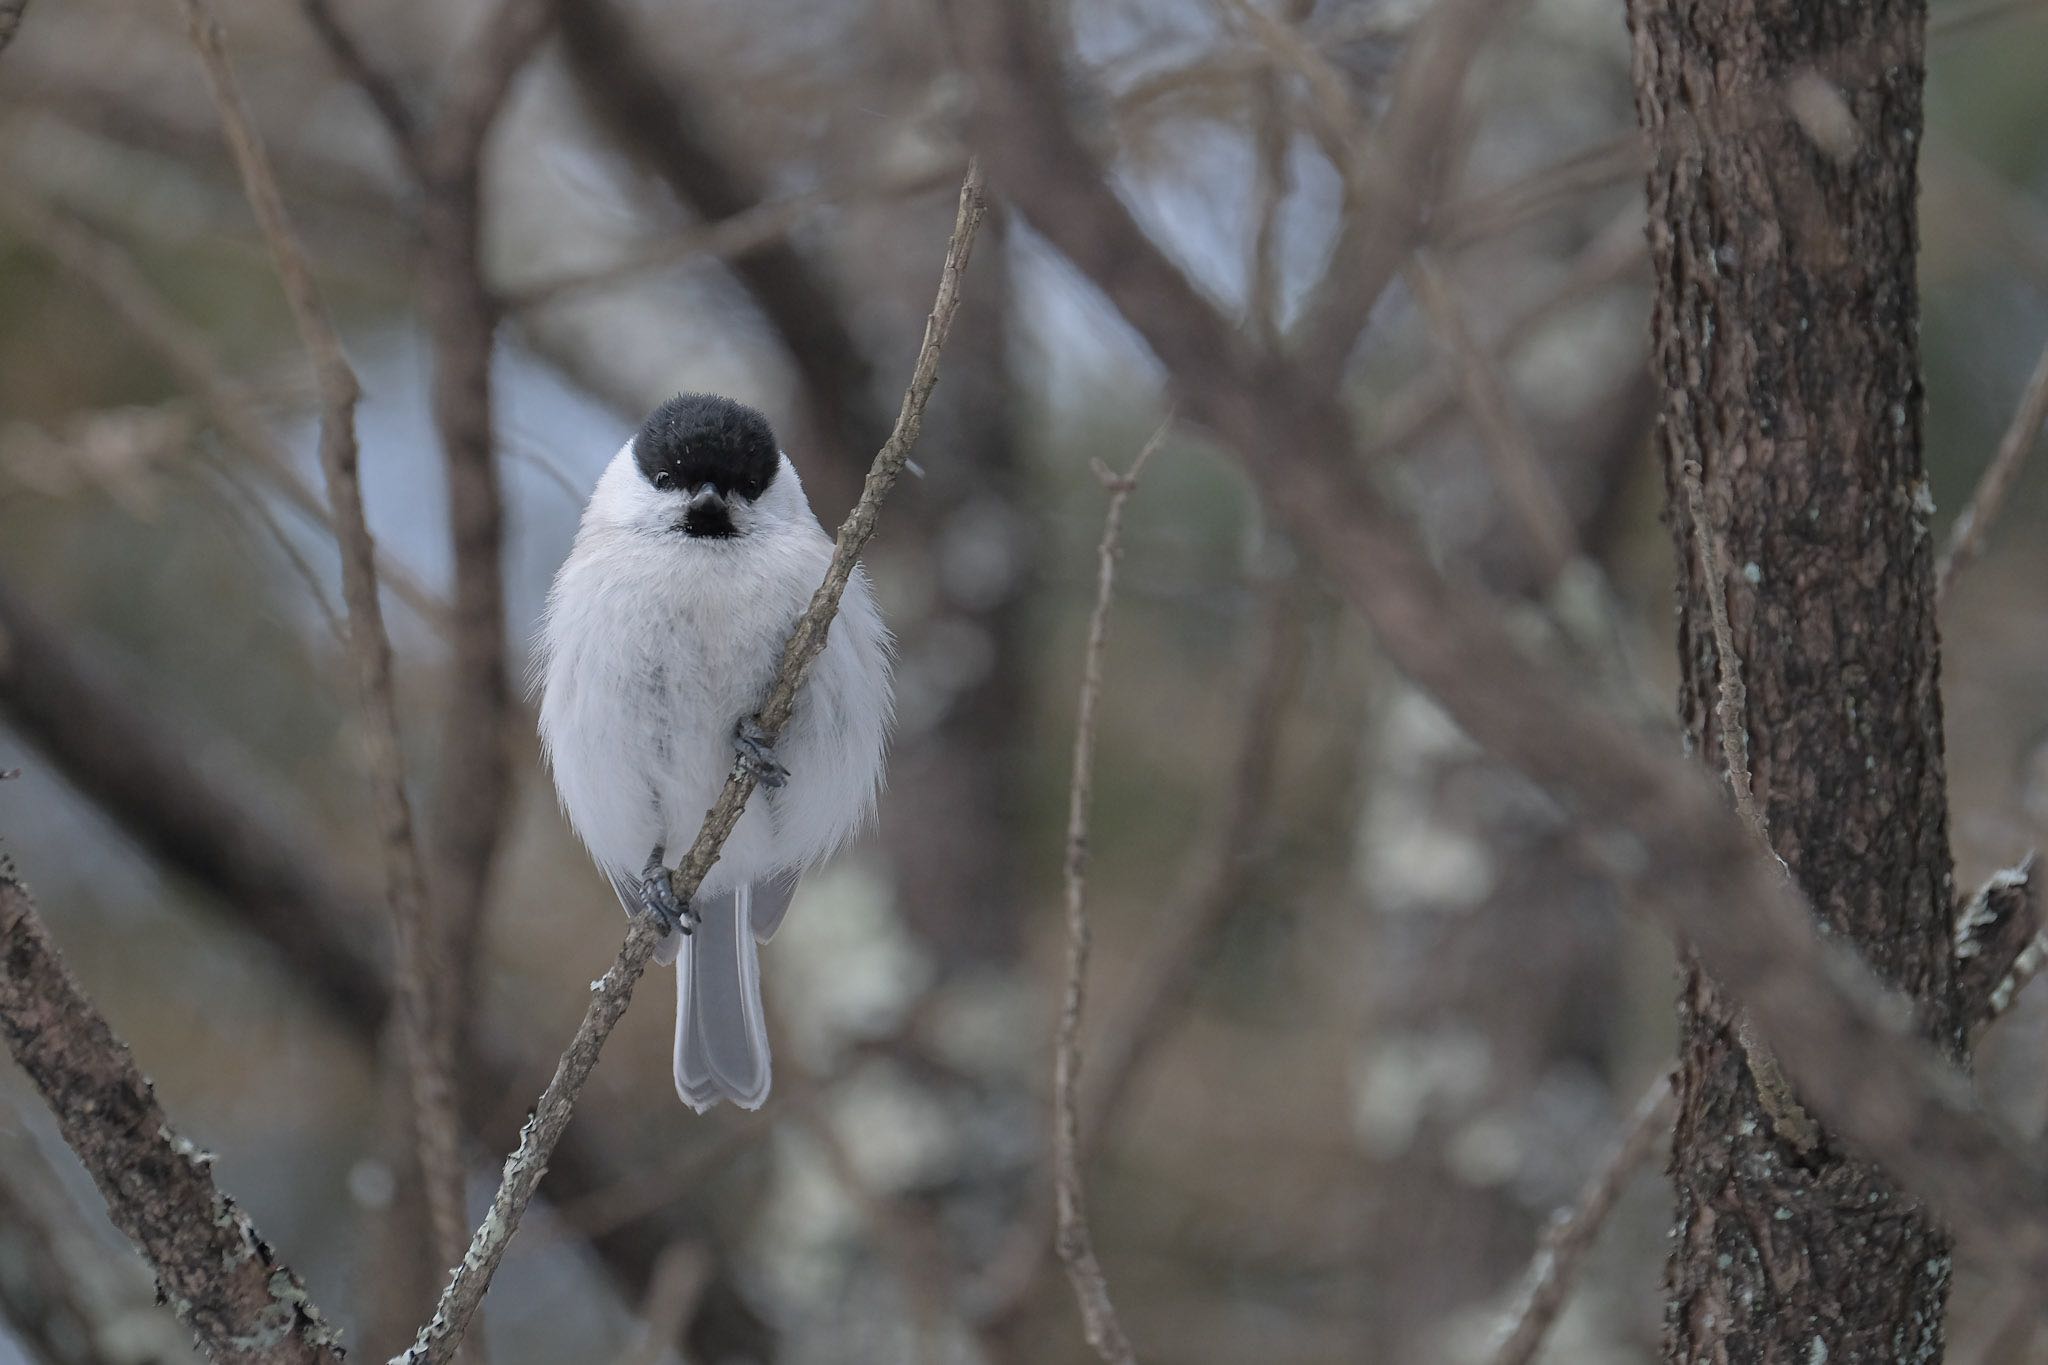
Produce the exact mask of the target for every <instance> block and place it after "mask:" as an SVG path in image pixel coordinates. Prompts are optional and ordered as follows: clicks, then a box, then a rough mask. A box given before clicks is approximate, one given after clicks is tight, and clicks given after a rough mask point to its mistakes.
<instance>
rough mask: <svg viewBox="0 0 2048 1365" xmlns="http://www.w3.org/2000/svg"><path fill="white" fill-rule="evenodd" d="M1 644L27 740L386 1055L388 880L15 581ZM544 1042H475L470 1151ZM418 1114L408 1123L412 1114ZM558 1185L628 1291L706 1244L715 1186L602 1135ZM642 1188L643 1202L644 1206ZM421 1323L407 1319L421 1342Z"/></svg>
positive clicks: (567, 1143) (569, 1164)
mask: <svg viewBox="0 0 2048 1365" xmlns="http://www.w3.org/2000/svg"><path fill="white" fill-rule="evenodd" d="M0 635H4V636H5V638H6V639H7V641H8V643H9V645H10V648H8V649H6V650H4V651H0V709H4V710H5V712H6V716H7V724H8V725H9V727H10V728H11V729H12V731H13V732H14V733H15V734H16V735H18V736H19V737H21V738H22V739H24V740H26V741H27V742H28V743H30V744H31V745H33V746H34V748H35V749H36V750H37V751H38V752H39V753H41V754H43V755H44V756H45V757H46V758H47V759H48V760H49V763H48V768H49V770H50V771H52V772H57V771H61V772H62V773H63V774H64V776H65V779H66V780H67V781H68V782H69V783H70V784H71V785H72V786H73V787H75V788H77V789H78V790H80V791H81V792H83V793H84V794H85V795H86V796H88V797H89V798H91V800H92V801H93V802H94V804H95V805H96V806H97V807H98V809H99V810H101V811H102V812H104V813H105V814H106V815H108V816H109V817H110V818H112V819H113V820H114V821H116V822H117V823H118V825H119V826H120V828H121V830H122V832H123V833H124V834H125V835H126V836H127V837H128V838H129V839H131V840H133V841H134V842H135V844H136V845H137V847H138V848H140V849H141V850H142V851H143V852H145V853H146V854H147V855H148V856H149V857H150V858H152V859H153V860H154V861H155V863H156V864H157V865H158V866H160V867H163V868H165V869H167V870H169V871H172V872H175V873H176V874H178V875H179V876H181V877H183V878H186V879H188V880H189V881H190V882H191V884H192V885H193V886H195V887H197V888H200V889H202V890H203V891H205V892H206V893H208V895H209V896H210V897H211V898H212V899H213V901H214V902H215V903H217V904H218V906H219V907H220V909H221V910H222V912H223V913H225V914H226V915H228V916H229V917H230V921H231V922H232V923H233V924H235V925H236V926H237V927H238V928H240V929H242V930H244V931H246V932H248V933H250V934H252V935H254V936H255V937H256V938H257V939H259V940H261V941H262V942H264V943H266V944H268V945H269V946H270V947H271V948H272V949H273V950H274V951H275V953H276V954H277V955H278V957H279V959H280V961H281V963H282V964H283V970H284V971H285V972H286V974H287V975H288V976H289V977H290V978H291V979H292V980H294V981H295V982H298V983H299V984H300V985H301V986H302V987H303V993H304V994H305V996H306V999H307V1002H308V1003H309V1004H312V1005H314V1006H315V1007H317V1008H318V1009H320V1010H321V1011H322V1012H323V1013H324V1015H325V1016H326V1017H327V1018H329V1019H330V1020H332V1021H333V1022H334V1023H335V1025H336V1026H337V1027H338V1028H339V1029H340V1030H341V1036H342V1037H344V1038H346V1039H348V1040H349V1041H350V1042H351V1043H352V1045H354V1046H355V1047H356V1048H358V1049H359V1051H360V1052H362V1053H365V1054H367V1053H368V1052H369V1051H370V1050H371V1049H373V1048H374V1047H375V1046H376V1044H377V1040H378V1039H379V1037H380V1035H381V1033H382V1031H383V1030H384V1028H385V1026H386V1025H387V1024H388V1023H390V1022H391V1019H392V1012H391V999H392V990H391V987H390V984H389V978H390V969H389V967H388V966H387V965H386V964H385V963H384V962H382V961H380V960H379V953H378V952H377V951H375V949H377V948H379V947H381V944H379V943H377V942H375V940H376V939H377V934H376V929H377V926H378V925H379V924H380V923H381V921H382V919H383V917H384V916H385V915H386V914H388V913H389V912H388V910H387V909H386V907H385V905H384V902H383V900H382V897H381V895H380V894H379V893H378V891H377V890H376V889H375V888H371V887H364V886H360V885H358V884H357V870H356V868H355V867H354V865H353V864H351V863H347V862H343V861H341V860H340V859H338V858H337V857H336V856H335V851H334V844H335V840H334V839H333V838H331V837H329V836H328V835H326V834H325V833H324V832H323V831H321V830H318V829H316V828H313V827H311V826H309V825H307V824H306V823H305V822H303V821H302V820H299V819H297V818H295V815H294V809H293V803H292V802H291V801H290V800H289V799H287V798H286V797H285V796H283V795H281V794H280V793H279V792H277V791H276V790H275V788H274V784H272V783H271V782H269V781H267V780H266V778H265V777H264V775H263V774H262V773H261V772H260V771H257V770H254V769H253V768H252V767H251V766H250V765H248V764H246V763H243V762H239V761H237V760H236V756H235V750H236V745H235V743H234V741H233V740H232V739H231V738H230V737H228V736H226V735H223V734H220V733H218V732H215V731H210V730H209V729H208V728H207V727H206V726H205V725H204V724H202V723H200V722H198V721H195V720H194V719H193V718H192V717H191V716H189V715H182V714H179V713H178V712H177V711H176V710H175V709H174V708H168V707H167V706H166V705H165V703H164V700H163V699H162V698H161V697H160V696H155V695H152V692H153V689H152V688H151V687H150V686H149V679H148V677H147V676H146V675H143V676H139V677H137V676H130V672H131V670H122V669H118V668H112V667H109V666H107V664H106V663H105V661H103V660H100V659H98V658H96V657H95V651H93V650H90V649H88V648H86V647H85V645H86V644H87V643H88V642H86V641H82V640H78V639H73V638H67V634H66V633H65V632H63V631H61V630H59V629H58V628H57V627H56V626H55V625H54V624H52V623H51V622H49V621H47V620H45V619H43V617H42V616H41V615H40V614H39V613H36V612H34V611H32V610H30V609H29V607H28V604H27V603H26V602H24V601H22V600H21V599H20V598H19V597H18V596H17V595H16V594H15V593H14V592H13V591H12V590H11V589H10V588H9V586H8V584H7V581H6V576H5V574H4V573H0ZM95 665H98V666H95ZM156 690H159V691H160V689H156ZM371 875H374V874H371ZM499 1022H500V1023H509V1024H514V1025H528V1026H530V1024H531V1022H532V1021H531V1020H530V1019H525V1018H517V1019H513V1020H510V1021H503V1020H501V1021H499ZM540 1045H541V1040H540V1039H538V1038H537V1037H536V1036H535V1035H534V1033H533V1032H532V1030H531V1028H530V1027H524V1028H521V1027H499V1028H490V1029H485V1030H481V1031H480V1032H479V1036H477V1037H476V1038H474V1039H472V1040H471V1043H470V1046H469V1048H468V1050H467V1051H466V1052H465V1053H464V1054H463V1066H464V1070H463V1073H462V1075H463V1078H464V1080H465V1081H466V1082H467V1084H466V1085H465V1086H464V1087H463V1092H464V1099H465V1102H466V1104H465V1110H464V1113H465V1117H466V1121H467V1123H468V1129H467V1131H468V1134H469V1137H470V1139H471V1140H472V1141H479V1142H495V1141H497V1140H498V1135H499V1134H501V1133H502V1132H504V1131H505V1130H506V1127H507V1124H506V1123H505V1120H504V1118H503V1117H502V1115H501V1110H502V1108H503V1099H502V1097H503V1096H505V1095H511V1094H517V1093H519V1092H520V1091H522V1090H529V1091H530V1087H529V1084H528V1082H527V1080H526V1079H525V1078H526V1077H529V1076H531V1075H532V1074H533V1072H534V1070H535V1067H534V1066H533V1065H532V1064H531V1063H530V1061H529V1059H531V1058H533V1057H534V1056H536V1054H537V1051H538V1048H539V1047H540ZM551 1054H552V1047H550V1050H549V1055H550V1056H551ZM791 1098H795V1097H791ZM515 1112H516V1111H515ZM405 1122H406V1125H407V1128H408V1130H409V1129H410V1125H411V1123H412V1118H411V1115H410V1113H408V1114H407V1115H406V1118H405ZM515 1125H516V1120H515ZM549 1180H550V1185H549V1189H550V1190H551V1191H552V1192H553V1194H554V1196H555V1197H556V1198H557V1199H560V1200H562V1201H563V1202H564V1204H565V1205H566V1206H569V1207H579V1206H582V1205H584V1204H587V1203H589V1202H590V1201H591V1200H593V1199H595V1200H597V1202H598V1204H599V1205H600V1207H599V1210H598V1212H599V1213H600V1214H601V1215H602V1221H601V1224H600V1225H597V1226H593V1227H588V1228H583V1227H582V1226H581V1224H580V1222H579V1223H578V1225H577V1226H578V1228H579V1229H580V1230H581V1231H582V1232H583V1237H584V1239H587V1240H588V1242H589V1245H590V1247H591V1250H592V1253H593V1254H594V1255H595V1256H597V1257H599V1258H600V1259H601V1260H602V1261H603V1263H604V1265H605V1268H606V1270H607V1271H608V1272H609V1274H610V1276H611V1278H612V1280H613V1282H614V1283H616V1284H617V1285H618V1286H620V1287H621V1289H622V1292H624V1293H626V1294H627V1295H628V1296H630V1295H631V1294H632V1293H633V1292H634V1288H635V1286H640V1285H644V1284H645V1283H646V1282H647V1279H648V1276H649V1274H650V1272H651V1269H652V1267H653V1265H654V1263H655V1261H656V1259H657V1258H658V1257H659V1256H660V1254H661V1252H662V1251H663V1249H664V1248H666V1247H667V1246H669V1245H670V1244H671V1243H673V1242H676V1241H678V1240H692V1239H699V1240H701V1238H702V1237H703V1235H704V1229H703V1221H704V1215H703V1204H702V1197H703V1193H704V1192H703V1188H702V1186H701V1184H696V1183H693V1182H690V1181H689V1180H688V1179H687V1178H686V1176H685V1175H683V1174H681V1173H678V1174H676V1175H674V1176H670V1175H667V1174H665V1173H664V1172H662V1171H659V1170H653V1171H650V1170H648V1169H645V1168H644V1167H642V1168H634V1167H632V1165H631V1163H629V1162H627V1161H626V1160H624V1159H623V1158H622V1156H621V1155H620V1153H619V1151H618V1150H617V1144H615V1143H613V1142H611V1141H610V1140H609V1139H608V1138H607V1137H606V1136H605V1134H604V1132H603V1130H602V1129H596V1130H592V1131H588V1132H574V1131H572V1132H570V1133H569V1134H568V1135H567V1136H566V1137H565V1138H564V1140H563V1142H562V1145H561V1147H560V1148H559V1149H558V1150H557V1151H556V1152H555V1154H554V1159H553V1162H552V1164H551V1166H550V1168H549ZM629 1186H630V1188H632V1189H635V1190H637V1191H638V1192H639V1193H640V1195H641V1197H640V1198H639V1199H638V1200H637V1201H636V1202H634V1203H633V1204H632V1205H630V1206H628V1205H627V1204H626V1202H625V1192H626V1190H627V1189H628V1188H629ZM551 1226H558V1227H559V1226H561V1224H560V1223H559V1222H558V1223H554V1224H551ZM562 1235H564V1236H569V1237H575V1230H573V1229H570V1228H567V1227H563V1228H562ZM579 1240H582V1239H579ZM435 1287H436V1288H438V1286H435ZM418 1316H419V1315H418V1314H417V1313H415V1314H414V1315H413V1316H412V1317H410V1318H409V1319H408V1321H406V1323H405V1324H404V1331H405V1333H406V1334H410V1333H411V1332H412V1330H413V1329H414V1328H415V1327H417V1326H418ZM700 1319H701V1320H702V1322H703V1326H704V1330H705V1331H706V1332H708V1333H710V1334H712V1335H716V1336H718V1337H720V1338H722V1339H724V1340H727V1341H735V1340H736V1341H739V1342H742V1343H745V1342H753V1341H757V1340H758V1339H759V1338H760V1335H761V1333H760V1323H759V1321H758V1319H756V1318H755V1317H754V1316H753V1315H752V1314H751V1313H750V1312H749V1311H748V1310H747V1308H746V1306H745V1305H744V1304H743V1303H742V1302H741V1301H740V1299H739V1297H738V1296H737V1295H736V1294H735V1293H734V1292H733V1289H732V1286H731V1283H730V1281H729V1280H728V1279H727V1278H726V1277H725V1276H724V1275H723V1274H716V1273H715V1277H714V1280H713V1283H712V1285H711V1288H710V1289H709V1290H708V1291H707V1292H706V1296H705V1306H704V1309H703V1312H702V1313H701V1314H700ZM750 1349H752V1348H751V1347H750Z"/></svg>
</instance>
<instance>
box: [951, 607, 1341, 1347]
mask: <svg viewBox="0 0 2048 1365" xmlns="http://www.w3.org/2000/svg"><path fill="white" fill-rule="evenodd" d="M1300 591H1301V582H1300V579H1299V578H1298V577H1297V576H1289V577H1288V578H1285V579H1281V580H1279V581H1277V582H1274V583H1271V584H1268V585H1266V588H1265V596H1266V610H1265V616H1266V621H1265V626H1264V628H1263V630H1262V632H1261V635H1260V638H1259V641H1258V643H1257V645H1256V646H1255V648H1254V649H1253V650H1252V654H1253V656H1254V657H1255V658H1257V659H1258V661H1259V664H1258V670H1257V674H1256V676H1255V677H1254V678H1253V679H1252V682H1251V685H1250V686H1249V687H1248V688H1247V689H1246V690H1245V697H1244V710H1243V718H1242V720H1241V721H1240V722H1239V725H1238V739H1237V751H1236V755H1235V757H1234V759H1233V760H1232V763H1231V769H1230V785H1229V788H1228V791H1227V794H1226V795H1225V797H1224V799H1223V804H1222V807H1221V809H1220V810H1219V811H1218V812H1217V813H1216V816H1215V818H1214V819H1213V821H1212V823H1211V825H1210V829H1209V833H1208V836H1207V838H1208V847H1207V849H1206V851H1205V852H1204V853H1203V854H1202V855H1200V856H1199V858H1198V859H1197V860H1196V861H1197V862H1198V865H1199V870H1198V871H1197V872H1196V873H1195V875H1194V876H1193V878H1192V879H1191V882H1190V885H1189V887H1188V888H1187V889H1186V890H1185V891H1184V892H1183V893H1182V895H1181V898H1180V900H1179V901H1178V902H1177V903H1175V904H1173V905H1170V906H1168V907H1166V908H1164V909H1162V910H1161V911H1160V912H1159V921H1160V923H1159V927H1158V929H1157V930H1156V931H1154V932H1153V933H1152V934H1150V935H1149V937H1148V941H1147V946H1146V951H1145V956H1144V957H1143V958H1142V959H1141V960H1140V961H1139V962H1138V963H1137V964H1136V966H1134V967H1133V968H1132V969H1131V971H1130V974H1129V975H1130V984H1129V985H1128V986H1126V987H1125V988H1124V990H1123V992H1122V994H1121V995H1120V996H1118V997H1116V998H1115V999H1113V1000H1112V1001H1111V1002H1110V1008H1109V1017H1108V1018H1107V1019H1106V1020H1105V1021H1104V1023H1103V1025H1102V1027H1101V1028H1100V1029H1098V1030H1097V1031H1096V1042H1095V1047H1094V1049H1093V1055H1092V1058H1091V1064H1090V1066H1089V1068H1088V1072H1087V1076H1086V1079H1085V1081H1084V1082H1083V1084H1082V1087H1081V1096H1080V1102H1079V1107H1080V1118H1081V1145H1080V1160H1081V1161H1082V1162H1084V1163H1085V1162H1086V1161H1087V1160H1088V1158H1089V1155H1090V1153H1092V1152H1094V1151H1096V1150H1098V1149H1099V1148H1100V1147H1101V1145H1102V1143H1103V1142H1104V1141H1105V1140H1106V1139H1107V1138H1108V1135H1109V1133H1110V1131H1111V1130H1112V1129H1114V1128H1115V1126H1116V1121H1117V1116H1118V1115H1119V1114H1120V1113H1121V1112H1122V1110H1123V1108H1124V1106H1125V1104H1126V1102H1127V1101H1128V1100H1129V1098H1130V1096H1131V1094H1132V1091H1133V1089H1134V1082H1135V1081H1136V1080H1137V1078H1138V1076H1139V1074H1140V1073H1141V1072H1142V1071H1143V1070H1144V1068H1145V1064H1146V1063H1147V1061H1149V1060H1150V1058H1151V1057H1152V1055H1153V1054H1154V1053H1155V1052H1156V1051H1157V1050H1158V1048H1159V1045H1160V1044H1161V1043H1162V1042H1164V1041H1165V1039H1166V1038H1167V1037H1168V1036H1169V1034H1170V1033H1171V1032H1172V1029H1173V1027H1174V1025H1175V1023H1176V1022H1177V1021H1178V1019H1179V1017H1180V1015H1181V1013H1182V1011H1184V1010H1185V1008H1186V1006H1187V1003H1188V998H1189V996H1190V994H1191V993H1192V992H1193V990H1194V987H1195V985H1196V975H1197V972H1198V971H1199V970H1200V968H1201V966H1202V964H1203V962H1204V960H1205V957H1206V954H1208V953H1209V951H1210V950H1212V949H1213V948H1214V947H1215V945H1216V943H1217V941H1218V935H1219V934H1220V932H1221V930H1222V927H1223V925H1224V923H1225V921H1226V920H1227V919H1228V918H1229V915H1230V913H1231V911H1233V910H1235V909H1237V908H1238V907H1239V906H1241V905H1242V904H1243V903H1244V898H1245V893H1246V890H1247V888H1248V887H1249V886H1250V884H1251V880H1252V878H1253V876H1254V875H1255V874H1256V872H1257V870H1258V868H1259V867H1260V866H1261V865H1262V862H1263V859H1264V857H1265V855H1266V853H1267V852H1268V844H1269V841H1270V839H1271V834H1272V824H1273V816H1272V798H1273V789H1274V784H1275V780H1276V778H1277V776H1278V771H1279V762H1278V760H1279V744H1280V732H1281V728H1282V725H1283V724H1284V722H1285V720H1286V717H1287V710H1288V703H1289V702H1290V700H1291V699H1292V698H1293V695H1294V690H1295V684H1296V681H1297V678H1298V675H1299V673H1300V670H1301V663H1302V654H1303V649H1304V646H1305V641H1304V638H1303V629H1302V625H1303V623H1302V619H1301V616H1302V611H1301V605H1300V602H1299V600H1298V599H1299V594H1300ZM1056 1219H1057V1210H1056V1208H1055V1207H1054V1201H1053V1200H1050V1199H1047V1200H1044V1201H1040V1200H1039V1199H1037V1198H1033V1199H1032V1200H1031V1201H1029V1205H1028V1208H1027V1211H1026V1213H1025V1214H1024V1216H1023V1217H1021V1218H1020V1219H1019V1221H1018V1222H1017V1224H1016V1226H1015V1227H1014V1229H1013V1230H1012V1232H1011V1234H1010V1236H1009V1237H1008V1239H1007V1240H1006V1242H1005V1244H1004V1246H1003V1247H1002V1249H1001V1250H1000V1251H999V1252H998V1253H997V1254H996V1255H995V1256H994V1257H992V1258H991V1264H990V1266H989V1268H988V1270H987V1271H986V1272H985V1273H983V1274H982V1275H981V1276H980V1277H979V1279H978V1281H977V1283H976V1285H975V1292H974V1297H975V1299H976V1300H977V1302H976V1304H975V1308H974V1313H975V1318H976V1320H977V1321H979V1322H983V1323H991V1322H998V1321H1001V1320H1003V1319H1005V1318H1007V1317H1008V1316H1009V1315H1010V1314H1012V1313H1014V1312H1015V1311H1016V1310H1017V1309H1018V1308H1019V1307H1020V1306H1021V1305H1022V1304H1023V1303H1024V1302H1025V1300H1026V1297H1027V1296H1028V1295H1029V1294H1030V1292H1031V1288H1032V1285H1033V1284H1034V1283H1036V1281H1037V1278H1038V1272H1039V1270H1040V1267H1041V1266H1042V1265H1043V1264H1044V1262H1045V1260H1046V1258H1047V1256H1048V1255H1049V1254H1050V1253H1051V1252H1052V1250H1053V1239H1052V1233H1053V1231H1054V1226H1055V1223H1056Z"/></svg>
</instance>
